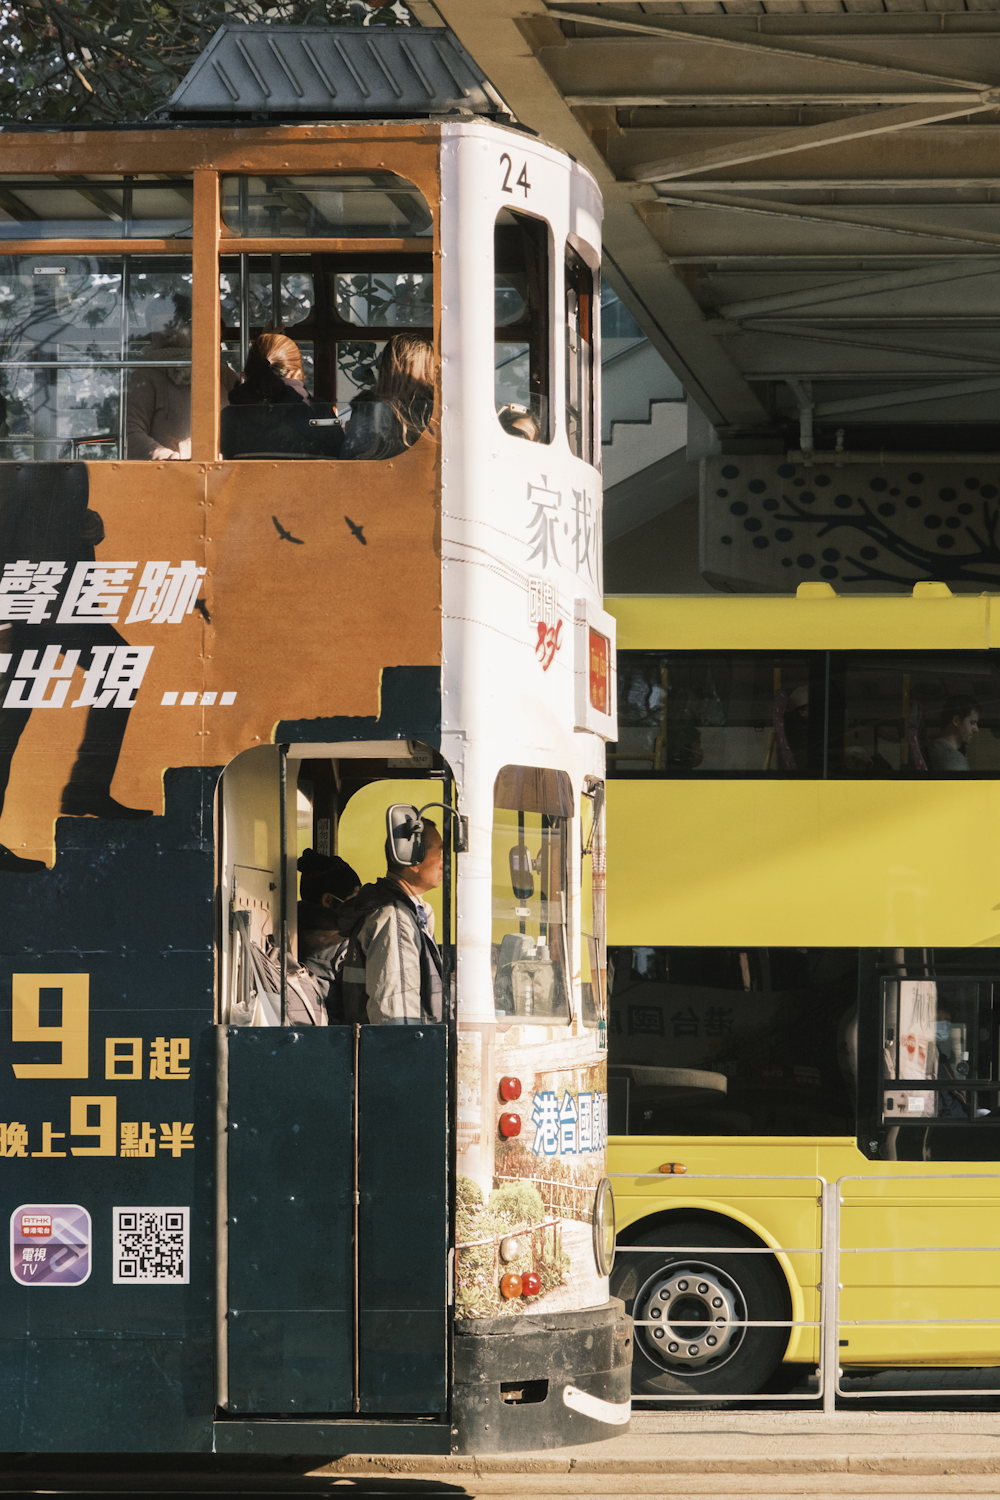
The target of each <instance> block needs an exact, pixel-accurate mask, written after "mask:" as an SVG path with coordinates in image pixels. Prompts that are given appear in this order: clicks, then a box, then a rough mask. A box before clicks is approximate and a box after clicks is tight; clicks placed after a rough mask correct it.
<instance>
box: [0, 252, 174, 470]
mask: <svg viewBox="0 0 1000 1500" xmlns="http://www.w3.org/2000/svg"><path fill="white" fill-rule="evenodd" d="M191 297H192V272H191V257H190V255H180V256H178V255H169V256H162V255H161V256H151V255H150V256H140V255H121V254H118V255H76V254H65V253H64V254H59V255H17V256H4V257H0V362H2V365H3V371H2V377H0V459H16V460H17V461H18V462H19V463H23V462H25V461H31V460H49V461H52V460H66V459H88V460H97V459H120V458H123V457H126V456H127V457H129V458H165V457H178V458H186V457H190V448H191V439H190V434H191Z"/></svg>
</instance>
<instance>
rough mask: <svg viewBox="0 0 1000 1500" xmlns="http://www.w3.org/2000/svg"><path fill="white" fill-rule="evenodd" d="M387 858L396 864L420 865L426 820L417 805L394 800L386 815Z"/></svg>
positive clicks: (422, 855)
mask: <svg viewBox="0 0 1000 1500" xmlns="http://www.w3.org/2000/svg"><path fill="white" fill-rule="evenodd" d="M385 831H386V840H385V852H386V858H387V859H390V860H391V861H392V863H393V864H396V865H419V864H420V863H421V861H422V860H423V858H424V854H425V852H426V851H425V849H424V820H423V818H422V817H421V816H420V814H419V813H418V812H417V809H416V808H415V807H411V806H409V805H408V804H407V803H405V802H394V803H393V805H392V807H390V808H388V809H387V810H386V815H385Z"/></svg>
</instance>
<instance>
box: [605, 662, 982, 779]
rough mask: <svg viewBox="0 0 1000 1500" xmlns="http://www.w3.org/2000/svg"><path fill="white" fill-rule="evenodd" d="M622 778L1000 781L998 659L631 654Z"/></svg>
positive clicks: (626, 667) (617, 766)
mask: <svg viewBox="0 0 1000 1500" xmlns="http://www.w3.org/2000/svg"><path fill="white" fill-rule="evenodd" d="M618 723H619V738H618V742H617V744H615V745H612V746H609V748H608V766H609V771H608V774H609V775H611V776H632V777H635V776H657V777H677V778H690V777H702V778H711V777H727V776H744V777H766V778H774V777H804V778H811V779H816V778H833V779H852V780H853V779H858V778H876V779H877V778H889V779H899V778H911V779H912V778H915V779H921V778H925V777H927V778H929V777H946V778H947V777H954V776H965V777H969V776H975V775H979V776H986V777H994V776H997V775H1000V659H998V653H996V652H993V651H967V652H954V651H951V652H945V651H926V652H881V651H852V652H848V651H807V652H800V653H795V654H793V653H771V652H763V651H727V652H714V651H685V652H670V653H665V652H660V651H622V652H620V653H619V656H618Z"/></svg>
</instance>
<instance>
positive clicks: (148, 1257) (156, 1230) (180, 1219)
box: [112, 1208, 191, 1286]
mask: <svg viewBox="0 0 1000 1500" xmlns="http://www.w3.org/2000/svg"><path fill="white" fill-rule="evenodd" d="M112 1214H113V1216H114V1245H113V1251H114V1276H113V1278H112V1279H113V1282H114V1284H115V1285H116V1286H128V1285H130V1284H132V1285H137V1284H140V1283H149V1282H156V1284H157V1285H158V1286H187V1285H188V1283H189V1282H190V1280H191V1244H190V1233H189V1230H190V1224H191V1210H190V1209H189V1208H115V1209H112Z"/></svg>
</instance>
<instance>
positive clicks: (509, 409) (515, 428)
mask: <svg viewBox="0 0 1000 1500" xmlns="http://www.w3.org/2000/svg"><path fill="white" fill-rule="evenodd" d="M497 420H498V421H499V423H500V426H501V427H502V428H503V430H504V432H506V433H509V435H510V436H511V437H519V438H525V439H526V440H527V441H528V442H529V443H537V442H538V439H539V437H540V435H541V434H540V432H539V427H538V423H537V422H536V420H535V418H534V417H533V416H532V415H531V412H530V410H529V409H528V407H526V406H520V405H519V404H518V403H517V402H516V401H511V402H508V404H507V405H506V406H501V408H500V410H499V411H498V412H497Z"/></svg>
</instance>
